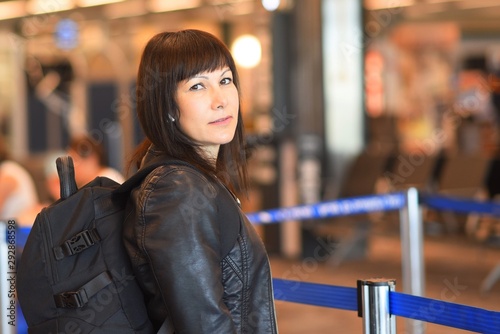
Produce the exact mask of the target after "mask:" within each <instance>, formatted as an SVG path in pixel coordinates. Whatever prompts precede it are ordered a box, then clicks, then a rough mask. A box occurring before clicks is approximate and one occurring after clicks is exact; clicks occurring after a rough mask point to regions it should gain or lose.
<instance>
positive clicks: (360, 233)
mask: <svg viewBox="0 0 500 334" xmlns="http://www.w3.org/2000/svg"><path fill="white" fill-rule="evenodd" d="M390 158H391V155H390V154H389V153H388V152H384V151H378V150H372V149H367V150H364V151H362V152H361V153H360V154H359V155H358V156H357V157H356V158H355V159H354V160H353V161H352V162H351V164H350V166H349V167H348V168H347V172H346V176H345V178H344V182H343V183H342V185H341V187H340V191H339V195H338V198H339V199H346V198H350V197H359V196H365V195H374V194H375V193H376V185H377V182H378V180H379V179H380V177H381V176H382V175H383V174H384V172H385V171H386V170H387V168H388V166H389V165H390V160H391V159H390ZM372 220H373V217H372V216H371V214H359V215H352V216H343V217H335V218H330V219H328V220H326V221H325V223H323V224H315V225H314V227H313V229H312V230H311V232H312V233H313V236H314V237H316V238H317V237H322V238H326V239H327V240H331V239H332V238H333V240H334V241H335V247H334V249H335V250H334V252H333V254H331V256H330V258H329V260H328V262H329V263H330V264H332V265H334V266H337V265H339V264H340V263H341V262H343V261H344V260H347V259H357V258H362V257H365V256H366V252H367V248H368V235H369V232H370V227H371V222H372Z"/></svg>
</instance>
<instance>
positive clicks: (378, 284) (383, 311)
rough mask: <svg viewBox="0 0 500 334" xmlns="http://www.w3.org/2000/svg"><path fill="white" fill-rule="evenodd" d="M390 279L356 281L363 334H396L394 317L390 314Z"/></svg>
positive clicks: (392, 284)
mask: <svg viewBox="0 0 500 334" xmlns="http://www.w3.org/2000/svg"><path fill="white" fill-rule="evenodd" d="M395 289H396V281H395V280H392V279H389V280H388V279H369V280H358V308H359V309H358V315H359V316H361V317H363V333H364V334H396V316H394V315H391V314H390V310H389V292H390V291H395Z"/></svg>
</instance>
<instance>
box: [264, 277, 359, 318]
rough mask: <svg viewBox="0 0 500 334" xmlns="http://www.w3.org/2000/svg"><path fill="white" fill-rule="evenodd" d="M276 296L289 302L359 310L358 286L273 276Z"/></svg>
mask: <svg viewBox="0 0 500 334" xmlns="http://www.w3.org/2000/svg"><path fill="white" fill-rule="evenodd" d="M273 286H274V298H275V299H276V300H282V301H287V302H294V303H301V304H307V305H315V306H323V307H331V308H338V309H342V310H348V311H357V310H358V301H357V290H356V288H349V287H342V286H332V285H325V284H318V283H308V282H299V281H291V280H284V279H278V278H273Z"/></svg>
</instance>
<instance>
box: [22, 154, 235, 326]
mask: <svg viewBox="0 0 500 334" xmlns="http://www.w3.org/2000/svg"><path fill="white" fill-rule="evenodd" d="M167 163H168V164H183V165H188V164H187V163H184V162H181V161H165V160H164V159H163V160H160V159H157V161H152V162H151V163H150V164H148V165H147V166H145V167H143V168H141V169H140V170H139V171H138V172H137V173H135V174H134V175H133V176H132V177H131V178H129V179H128V180H127V181H125V182H124V183H123V184H122V185H119V184H118V183H116V182H115V181H113V180H111V179H109V178H105V177H97V178H95V179H94V180H93V181H91V182H90V183H89V184H87V185H85V186H84V187H82V188H81V189H77V186H76V183H75V178H74V168H73V162H72V160H71V158H70V157H60V158H58V159H57V160H56V165H57V169H58V174H59V178H60V185H61V199H59V200H58V201H56V202H55V203H53V204H52V205H50V206H48V207H46V208H44V209H42V211H40V213H39V214H38V215H37V217H36V219H35V222H34V225H33V227H32V229H31V232H30V234H29V236H28V239H27V241H26V245H25V247H24V249H23V252H22V255H21V259H20V263H19V268H18V271H17V293H18V299H19V303H20V306H21V310H22V312H23V315H24V317H25V319H26V322H27V324H28V333H30V334H50V333H53V334H63V333H65V334H73V333H75V334H76V333H79V334H85V333H92V334H100V333H103V334H104V333H105V334H113V333H117V334H118V333H120V334H123V333H144V334H146V333H147V334H149V333H154V330H153V326H152V324H151V322H150V321H149V318H148V315H147V311H146V306H145V301H144V297H143V294H142V291H141V289H140V287H139V285H138V283H137V282H136V280H135V277H134V274H133V270H132V266H131V263H130V260H129V257H128V254H127V253H126V250H125V248H124V245H123V241H122V223H123V221H124V214H125V206H126V203H127V200H128V197H129V194H130V191H131V190H132V189H133V188H134V187H135V186H137V185H139V183H140V182H141V180H143V179H144V178H145V177H146V176H147V175H148V174H149V173H150V172H151V171H152V170H153V169H155V168H156V167H158V166H160V165H165V164H167ZM188 166H190V165H188ZM233 217H234V216H233ZM233 225H234V224H233ZM224 238H226V239H227V240H226V241H224V240H223V241H222V243H223V246H222V247H223V248H225V249H226V250H224V251H225V254H227V253H229V250H230V249H231V248H232V246H233V245H234V242H235V241H236V238H237V231H235V233H227V234H226V235H225V236H224ZM160 331H161V330H160Z"/></svg>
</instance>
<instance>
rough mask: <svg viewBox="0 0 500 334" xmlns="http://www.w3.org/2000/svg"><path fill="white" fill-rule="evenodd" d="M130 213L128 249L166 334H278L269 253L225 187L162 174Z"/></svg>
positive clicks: (166, 170)
mask: <svg viewBox="0 0 500 334" xmlns="http://www.w3.org/2000/svg"><path fill="white" fill-rule="evenodd" d="M152 156H153V155H152V154H151V152H149V153H148V154H147V155H146V159H145V161H146V163H147V161H148V160H151V159H152ZM127 209H128V211H129V213H130V214H129V215H128V217H127V219H126V221H125V225H124V241H125V247H126V249H127V251H128V253H129V255H130V258H131V260H132V264H133V268H134V271H135V274H136V276H137V279H138V281H139V284H140V285H141V286H142V288H143V291H144V292H145V294H146V303H147V307H148V312H149V316H150V319H151V320H152V322H153V325H154V326H155V328H156V329H157V330H159V332H161V333H176V334H179V333H190V334H201V333H207V334H219V333H220V334H226V333H277V326H276V317H275V308H274V299H273V290H272V281H271V271H270V266H269V261H268V257H267V254H266V251H265V249H264V245H263V243H262V241H261V239H260V237H259V236H258V235H257V233H256V232H255V230H254V229H253V227H252V226H251V224H250V223H249V222H248V220H247V219H246V217H245V215H244V214H243V213H242V212H241V211H240V209H239V206H238V204H237V203H236V201H235V199H234V198H233V197H232V195H231V194H230V193H229V191H228V190H227V189H226V188H225V187H224V186H223V185H222V184H220V183H219V182H211V181H209V180H208V178H206V177H205V176H204V175H202V174H201V173H200V172H199V171H197V170H196V169H194V168H192V167H188V166H182V165H167V166H162V167H158V168H156V169H155V170H154V171H153V172H152V173H151V174H150V175H149V176H148V177H147V178H146V179H145V180H144V181H143V183H142V185H141V186H140V187H138V188H136V189H135V190H134V191H133V192H132V197H131V201H130V203H129V205H128V208H127ZM231 234H232V236H231ZM231 238H232V240H230V239H231ZM228 240H230V242H231V244H230V245H231V246H230V247H227V248H228V249H229V250H226V251H225V252H226V253H227V252H228V254H222V253H223V252H224V250H223V248H224V244H227V243H228ZM160 327H161V330H160Z"/></svg>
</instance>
